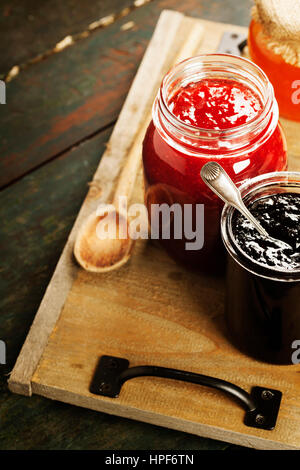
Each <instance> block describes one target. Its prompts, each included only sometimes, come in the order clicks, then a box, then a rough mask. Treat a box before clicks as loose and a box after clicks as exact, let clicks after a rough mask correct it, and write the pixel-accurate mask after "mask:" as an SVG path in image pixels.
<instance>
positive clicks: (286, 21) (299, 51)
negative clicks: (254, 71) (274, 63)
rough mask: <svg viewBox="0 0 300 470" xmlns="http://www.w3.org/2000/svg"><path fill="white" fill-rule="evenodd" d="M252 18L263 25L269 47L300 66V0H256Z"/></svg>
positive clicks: (288, 61) (290, 62)
mask: <svg viewBox="0 0 300 470" xmlns="http://www.w3.org/2000/svg"><path fill="white" fill-rule="evenodd" d="M252 18H253V19H254V20H255V21H256V22H258V23H260V24H261V25H262V28H263V32H264V33H265V35H266V36H267V38H266V45H267V47H268V48H269V49H270V50H272V51H273V52H274V53H275V54H279V55H281V56H282V57H283V59H284V60H285V61H286V62H287V63H289V64H292V65H294V66H296V67H300V0H255V6H254V7H253V9H252Z"/></svg>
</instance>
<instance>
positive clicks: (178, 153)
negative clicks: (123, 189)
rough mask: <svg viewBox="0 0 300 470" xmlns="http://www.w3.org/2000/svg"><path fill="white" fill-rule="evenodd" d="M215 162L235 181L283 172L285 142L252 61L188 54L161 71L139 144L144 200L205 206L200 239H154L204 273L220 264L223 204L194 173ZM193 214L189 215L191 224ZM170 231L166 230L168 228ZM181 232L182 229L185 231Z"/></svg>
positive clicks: (269, 95)
mask: <svg viewBox="0 0 300 470" xmlns="http://www.w3.org/2000/svg"><path fill="white" fill-rule="evenodd" d="M210 160H215V161H218V162H219V163H220V164H221V165H222V166H223V168H224V169H225V170H226V171H227V173H228V174H229V175H230V177H231V178H232V180H233V181H234V182H235V183H236V184H240V183H241V182H242V181H244V180H246V179H248V178H252V177H254V176H256V175H259V174H262V173H266V172H269V171H276V170H285V169H286V166H287V152H286V141H285V138H284V135H283V132H282V129H281V127H280V125H279V123H278V106H277V103H276V100H275V98H274V92H273V87H272V85H271V84H270V82H269V80H268V78H267V77H266V75H265V73H264V72H263V71H262V70H261V69H260V68H259V67H258V66H257V65H255V64H254V63H253V62H251V61H249V60H247V59H244V58H241V57H237V56H231V55H228V54H208V55H200V56H196V57H193V58H190V59H187V60H185V61H183V62H181V63H180V64H178V65H176V66H175V67H174V68H172V69H171V70H170V71H169V72H168V73H167V75H166V76H165V77H164V79H163V81H162V84H161V86H160V89H159V92H158V95H157V98H156V100H155V102H154V105H153V111H152V121H151V123H150V125H149V127H148V130H147V132H146V135H145V138H144V143H143V164H144V179H145V191H146V193H145V202H146V206H147V209H148V214H149V215H150V222H151V206H152V205H153V204H157V205H161V204H167V205H169V206H172V205H173V204H175V203H177V204H180V205H181V207H182V208H183V219H182V225H184V222H185V220H184V217H185V212H184V205H185V204H189V205H190V207H192V211H191V213H192V218H193V217H194V216H195V214H196V208H197V206H198V205H199V204H203V205H204V245H203V247H202V248H201V249H198V248H197V249H191V247H189V249H187V242H189V241H190V239H186V237H184V236H183V237H182V238H178V237H175V236H172V233H171V237H170V239H164V238H163V237H161V238H160V242H161V244H162V245H163V246H164V247H165V249H166V250H167V251H168V253H169V254H170V255H171V256H173V257H174V258H175V259H176V260H178V261H180V262H183V263H184V264H186V265H188V266H191V267H196V268H197V269H199V270H202V271H205V272H212V273H217V272H221V271H222V270H223V266H224V260H225V256H224V249H223V246H222V242H221V237H220V227H219V225H220V224H219V220H220V214H221V209H222V206H223V204H222V202H221V201H220V199H219V198H218V197H217V196H215V195H214V194H213V193H212V191H211V190H210V189H209V188H208V187H207V186H206V185H205V183H204V182H203V181H202V179H201V177H200V170H201V168H202V166H203V165H204V164H205V163H207V162H208V161H210ZM195 224H196V217H194V219H193V220H192V225H193V227H194V229H195ZM171 232H172V231H171ZM183 233H184V231H183Z"/></svg>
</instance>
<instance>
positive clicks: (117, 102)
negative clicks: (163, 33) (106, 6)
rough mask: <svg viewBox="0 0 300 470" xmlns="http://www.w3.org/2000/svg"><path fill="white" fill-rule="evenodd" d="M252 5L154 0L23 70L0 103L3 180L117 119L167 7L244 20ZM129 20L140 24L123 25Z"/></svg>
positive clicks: (0, 181)
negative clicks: (131, 27) (124, 29)
mask: <svg viewBox="0 0 300 470" xmlns="http://www.w3.org/2000/svg"><path fill="white" fill-rule="evenodd" d="M248 6H249V0H247V1H246V2H243V3H241V2H235V1H234V0H225V1H224V2H220V1H214V2H208V1H206V2H199V1H198V0H186V1H185V2H184V5H183V3H182V2H179V0H157V1H153V2H151V3H148V4H146V5H144V6H143V7H141V8H138V9H136V10H134V11H133V12H132V13H131V14H129V15H128V16H127V17H126V18H123V19H120V20H118V21H116V22H115V23H114V24H112V25H111V26H108V27H107V28H105V29H103V30H98V31H96V32H94V33H93V34H92V35H91V36H90V37H89V38H87V39H84V40H81V41H80V42H78V43H77V44H76V45H74V46H71V47H69V48H67V49H65V50H64V51H62V52H60V53H59V54H55V55H53V56H51V57H48V58H47V59H46V60H45V61H42V62H40V63H38V64H35V65H32V66H30V67H29V68H28V69H27V70H24V71H23V72H21V74H20V75H19V76H18V77H17V78H15V79H14V80H13V81H11V82H10V83H8V85H7V104H6V105H5V108H4V107H2V108H1V111H2V113H1V116H0V128H1V135H0V149H1V160H0V187H1V186H4V185H7V184H9V183H11V182H12V181H14V180H16V179H17V178H19V177H20V176H22V175H24V174H26V173H27V172H28V171H31V170H32V169H33V168H35V167H37V166H38V165H40V164H41V163H43V162H45V161H47V160H48V159H50V158H53V156H55V155H57V154H59V153H61V152H62V151H65V150H66V149H68V148H69V147H70V146H72V145H73V144H74V143H75V142H80V141H81V140H82V139H83V138H85V137H86V136H87V135H90V134H93V133H94V132H96V131H98V130H99V129H101V128H103V126H106V125H108V124H109V123H111V122H113V121H115V120H116V118H117V116H118V113H119V112H120V109H121V107H122V104H123V102H124V99H125V96H126V94H127V92H128V90H129V87H130V85H131V82H132V80H133V77H134V75H135V73H136V70H137V68H138V65H139V63H140V61H141V58H142V56H143V54H144V51H145V49H146V46H147V44H148V42H149V40H150V38H151V35H152V33H153V30H154V27H155V24H156V22H157V19H158V17H159V15H160V13H161V10H162V9H163V8H173V9H176V8H177V9H178V10H181V11H184V12H186V14H190V15H193V16H202V17H203V18H208V19H212V18H215V19H216V20H220V19H223V20H224V21H231V22H233V23H234V22H236V23H239V24H241V23H243V24H245V23H248V21H249V9H248ZM242 12H243V14H242ZM128 21H133V22H134V23H135V27H134V28H133V29H131V30H128V31H123V30H121V26H122V25H123V24H124V23H125V22H128Z"/></svg>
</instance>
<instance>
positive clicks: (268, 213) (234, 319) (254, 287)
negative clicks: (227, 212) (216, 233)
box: [226, 189, 300, 364]
mask: <svg viewBox="0 0 300 470" xmlns="http://www.w3.org/2000/svg"><path fill="white" fill-rule="evenodd" d="M279 191H280V189H279ZM248 208H249V210H250V211H251V212H252V214H253V215H254V216H255V217H256V218H257V219H258V220H259V221H260V223H261V225H262V226H263V227H264V228H265V229H266V231H267V232H268V233H269V234H270V236H271V237H274V238H277V239H279V240H282V241H284V242H286V243H288V244H289V245H290V246H291V248H283V247H282V245H281V242H279V243H276V242H275V243H274V242H272V241H270V240H268V239H266V238H264V237H262V236H261V235H260V234H259V233H258V232H257V230H256V229H255V228H254V227H253V226H252V224H251V223H249V222H248V221H247V220H246V219H245V218H244V217H243V216H241V215H240V214H239V213H238V212H237V211H234V214H233V218H232V232H233V236H234V242H235V244H236V247H238V250H235V253H236V258H234V257H232V256H229V257H228V266H227V289H226V320H227V326H228V333H229V335H230V337H231V339H232V341H233V343H234V344H235V345H236V346H237V347H238V348H239V349H241V350H242V351H244V352H245V353H246V354H250V355H251V356H253V357H255V358H256V359H259V360H262V361H265V362H270V363H273V364H292V363H293V359H292V358H293V352H294V349H293V344H295V341H298V340H299V339H300V276H299V270H300V233H299V232H300V194H297V193H292V192H287V193H283V192H281V193H280V192H278V193H277V194H272V195H266V196H263V197H261V198H260V199H258V200H256V201H254V202H253V203H249V205H248Z"/></svg>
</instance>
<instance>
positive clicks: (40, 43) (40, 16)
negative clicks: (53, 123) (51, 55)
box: [0, 0, 133, 76]
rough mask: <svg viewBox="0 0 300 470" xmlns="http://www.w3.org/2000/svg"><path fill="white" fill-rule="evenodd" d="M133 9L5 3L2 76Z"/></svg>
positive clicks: (52, 0)
mask: <svg viewBox="0 0 300 470" xmlns="http://www.w3.org/2000/svg"><path fill="white" fill-rule="evenodd" d="M131 5H133V0H110V1H109V2H107V1H106V2H103V0H93V1H92V2H86V1H84V0H64V1H63V2H62V1H61V0H47V1H43V2H41V1H39V2H37V1H36V0H22V1H21V2H20V0H2V2H1V6H0V75H4V76H5V75H6V74H7V72H8V71H9V70H10V69H11V67H13V66H14V65H18V64H23V63H25V62H27V61H28V60H30V59H32V58H33V57H36V56H37V55H39V54H42V53H44V52H45V51H46V50H48V49H52V48H53V47H54V46H55V44H56V43H57V42H59V41H61V40H62V39H63V38H64V37H65V36H67V35H70V34H71V35H73V34H78V33H80V32H81V31H84V30H85V29H87V27H88V25H89V24H90V23H92V22H93V21H95V20H99V19H100V18H103V17H105V16H108V15H111V14H118V13H119V12H120V11H122V10H123V9H124V8H127V7H129V6H131Z"/></svg>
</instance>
